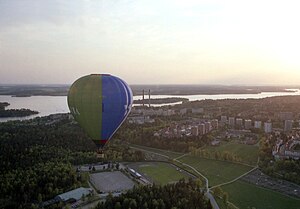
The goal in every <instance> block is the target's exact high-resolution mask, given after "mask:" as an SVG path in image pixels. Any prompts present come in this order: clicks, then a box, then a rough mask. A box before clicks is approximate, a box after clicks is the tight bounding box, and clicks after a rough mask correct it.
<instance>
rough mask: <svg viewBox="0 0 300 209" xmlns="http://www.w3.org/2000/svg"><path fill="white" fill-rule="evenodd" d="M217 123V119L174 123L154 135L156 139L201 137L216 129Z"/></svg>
mask: <svg viewBox="0 0 300 209" xmlns="http://www.w3.org/2000/svg"><path fill="white" fill-rule="evenodd" d="M218 126H219V122H218V120H217V119H214V120H210V121H198V122H195V121H193V122H189V123H184V124H180V123H174V124H172V125H171V126H169V127H167V128H164V129H161V130H159V131H157V132H155V133H154V136H156V137H164V138H180V137H185V136H187V137H190V136H202V135H204V134H207V133H209V132H211V131H212V130H216V129H218Z"/></svg>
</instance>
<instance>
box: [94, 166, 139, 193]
mask: <svg viewBox="0 0 300 209" xmlns="http://www.w3.org/2000/svg"><path fill="white" fill-rule="evenodd" d="M90 181H91V183H92V184H93V185H94V187H95V188H96V189H97V190H98V191H99V192H101V193H106V192H119V191H124V190H129V189H132V188H133V186H134V182H133V181H132V180H131V179H130V178H128V177H127V176H126V175H124V174H123V173H122V172H120V171H114V172H101V173H94V174H91V176H90Z"/></svg>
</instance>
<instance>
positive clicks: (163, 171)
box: [138, 163, 189, 185]
mask: <svg viewBox="0 0 300 209" xmlns="http://www.w3.org/2000/svg"><path fill="white" fill-rule="evenodd" d="M138 170H139V171H140V172H141V173H143V174H144V175H146V176H148V177H150V178H151V179H152V180H153V181H154V182H155V183H157V184H162V185H165V184H168V183H171V182H176V181H178V180H179V179H182V178H188V177H189V176H188V175H186V174H185V173H182V172H180V171H177V170H176V168H175V167H173V166H172V165H170V164H167V163H148V164H144V165H143V166H140V167H139V169H138Z"/></svg>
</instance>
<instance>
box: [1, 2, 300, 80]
mask: <svg viewBox="0 0 300 209" xmlns="http://www.w3.org/2000/svg"><path fill="white" fill-rule="evenodd" d="M298 2H299V1H297V0H295V1H290V0H282V1H276V0H273V1H271V0H251V1H241V0H234V1H233V0H219V1H217V0H94V1H92V0H90V1H89V0H85V1H84V0H68V1H67V0H65V1H63V0H42V1H41V0H0V84H4V83H26V84H28V83H52V84H53V83H54V84H64V83H68V84H70V83H72V82H73V81H74V80H75V79H77V78H78V77H81V76H83V75H86V74H90V73H110V74H113V75H117V76H119V77H121V78H123V79H124V80H126V81H127V82H128V83H129V84H144V83H145V84H185V83H187V84H245V85H252V84H256V85H272V84H300V82H299V81H300V27H299V21H300V12H299V8H300V2H299V3H298Z"/></svg>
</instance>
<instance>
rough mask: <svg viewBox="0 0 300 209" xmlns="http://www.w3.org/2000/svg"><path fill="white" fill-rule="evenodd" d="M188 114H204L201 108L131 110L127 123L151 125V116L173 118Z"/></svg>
mask: <svg viewBox="0 0 300 209" xmlns="http://www.w3.org/2000/svg"><path fill="white" fill-rule="evenodd" d="M188 113H192V114H199V113H204V109H203V108H182V109H179V110H175V109H166V108H132V110H131V114H130V116H129V117H128V121H129V123H134V124H144V123H153V122H155V120H154V119H153V118H151V116H173V115H185V114H188Z"/></svg>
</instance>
